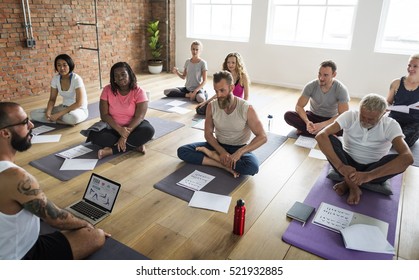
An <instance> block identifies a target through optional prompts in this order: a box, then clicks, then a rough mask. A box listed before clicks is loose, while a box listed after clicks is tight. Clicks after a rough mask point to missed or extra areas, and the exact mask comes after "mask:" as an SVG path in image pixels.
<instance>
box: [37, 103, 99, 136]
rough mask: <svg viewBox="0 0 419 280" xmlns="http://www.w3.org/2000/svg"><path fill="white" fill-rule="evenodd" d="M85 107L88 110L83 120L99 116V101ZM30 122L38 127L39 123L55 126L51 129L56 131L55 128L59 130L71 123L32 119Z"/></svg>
mask: <svg viewBox="0 0 419 280" xmlns="http://www.w3.org/2000/svg"><path fill="white" fill-rule="evenodd" d="M87 109H88V110H89V116H88V117H87V119H85V120H84V122H85V121H88V120H91V119H94V118H97V117H99V116H100V112H99V101H97V102H93V103H91V104H88V105H87ZM31 122H32V123H33V125H34V126H35V127H38V126H41V125H47V126H50V127H53V128H55V130H52V131H57V130H60V129H63V128H67V127H71V125H67V124H59V123H41V122H37V121H32V120H31Z"/></svg>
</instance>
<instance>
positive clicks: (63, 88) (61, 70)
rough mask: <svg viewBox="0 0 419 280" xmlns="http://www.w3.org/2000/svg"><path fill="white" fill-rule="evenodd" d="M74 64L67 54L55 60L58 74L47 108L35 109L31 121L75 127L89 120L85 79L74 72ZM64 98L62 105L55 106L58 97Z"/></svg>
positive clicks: (52, 84)
mask: <svg viewBox="0 0 419 280" xmlns="http://www.w3.org/2000/svg"><path fill="white" fill-rule="evenodd" d="M74 66H75V65H74V62H73V60H72V59H71V57H70V56H69V55H67V54H60V55H58V56H57V57H56V58H55V61H54V67H55V71H57V72H58V73H57V74H56V75H55V76H54V77H53V78H52V81H51V93H50V97H49V100H48V104H47V108H44V109H35V110H33V111H32V112H31V114H30V115H31V119H32V120H34V121H38V122H43V123H51V122H52V123H62V124H69V125H75V124H77V123H80V122H82V121H84V120H85V119H87V117H88V115H89V113H88V110H87V94H86V89H85V87H84V83H83V79H82V78H81V77H80V76H79V75H77V74H76V73H74V72H73V70H74ZM58 94H59V95H61V96H62V97H63V102H62V104H60V105H58V106H55V103H56V101H57V96H58Z"/></svg>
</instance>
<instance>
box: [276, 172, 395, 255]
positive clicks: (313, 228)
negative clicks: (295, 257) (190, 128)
mask: <svg viewBox="0 0 419 280" xmlns="http://www.w3.org/2000/svg"><path fill="white" fill-rule="evenodd" d="M329 169H330V165H329V164H326V165H325V167H324V169H323V171H322V173H321V174H320V176H319V178H318V179H317V181H316V183H315V184H314V186H313V187H312V189H311V190H310V192H309V194H308V195H307V198H306V199H305V200H304V203H306V204H308V205H311V206H313V207H315V208H316V209H317V208H318V207H319V206H320V203H321V202H326V203H329V204H332V205H335V206H337V207H341V208H344V209H348V210H351V211H353V212H358V213H361V214H364V215H368V216H371V217H374V218H377V219H380V220H382V221H385V222H387V223H388V224H389V228H388V234H387V240H388V242H389V243H390V244H391V245H392V246H394V241H395V234H396V222H397V212H398V207H399V198H400V190H401V185H402V176H403V175H402V174H399V175H397V176H395V177H393V178H391V179H390V180H391V187H392V190H393V195H390V196H386V195H383V194H380V193H376V192H372V191H368V190H364V189H363V190H362V196H361V201H360V203H359V204H358V205H356V206H351V205H349V204H347V203H346V198H347V196H346V195H344V196H338V195H337V194H336V193H335V191H334V190H333V188H332V187H333V185H334V184H335V182H333V181H332V180H330V179H327V178H326V175H327V172H328V170H329ZM313 217H314V214H313V215H312V216H311V217H310V219H309V220H308V221H307V223H306V224H305V226H304V227H302V226H301V225H302V224H301V223H300V222H297V221H291V223H290V225H289V226H288V228H287V230H286V231H285V233H284V234H283V235H282V240H284V241H285V242H287V243H288V244H291V245H293V246H295V247H298V248H301V249H303V250H305V251H307V252H310V253H312V254H315V255H318V256H320V257H322V258H325V259H329V260H391V259H393V255H391V254H382V253H368V252H362V251H356V250H350V249H346V248H345V246H344V243H343V239H342V236H341V235H340V234H339V233H336V232H333V231H330V230H328V229H325V228H322V227H320V226H317V225H314V224H313V223H312V220H313Z"/></svg>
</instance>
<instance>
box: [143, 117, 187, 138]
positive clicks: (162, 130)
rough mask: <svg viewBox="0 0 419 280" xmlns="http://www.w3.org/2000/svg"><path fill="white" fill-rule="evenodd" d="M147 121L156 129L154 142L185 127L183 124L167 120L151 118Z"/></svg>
mask: <svg viewBox="0 0 419 280" xmlns="http://www.w3.org/2000/svg"><path fill="white" fill-rule="evenodd" d="M146 119H147V120H148V121H149V122H150V124H151V125H152V126H153V127H154V130H155V132H154V136H153V140H155V139H158V138H160V137H162V136H164V135H166V134H169V133H170V132H173V131H175V130H177V129H179V128H181V127H183V126H185V125H184V124H183V123H179V122H175V121H170V120H165V119H162V118H156V117H150V118H146Z"/></svg>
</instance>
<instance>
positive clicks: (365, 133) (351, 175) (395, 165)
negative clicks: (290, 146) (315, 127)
mask: <svg viewBox="0 0 419 280" xmlns="http://www.w3.org/2000/svg"><path fill="white" fill-rule="evenodd" d="M386 109H387V102H386V100H385V98H384V97H382V96H380V95H378V94H374V93H371V94H368V95H366V96H365V97H364V98H363V99H362V100H361V102H360V106H359V111H358V110H352V111H347V112H345V113H343V114H342V115H341V116H339V117H338V118H337V119H336V120H335V121H334V122H333V123H332V124H330V125H329V126H327V127H326V128H324V129H323V130H322V131H320V132H319V133H318V134H317V136H316V140H317V142H318V145H319V148H320V150H322V152H323V153H324V154H325V155H326V157H327V159H328V160H329V162H330V164H331V165H332V166H333V168H334V169H335V171H336V172H338V173H339V174H340V175H341V176H342V177H344V181H342V182H339V183H337V184H336V185H335V186H334V187H333V188H334V189H335V191H336V192H337V193H338V194H339V195H343V194H345V193H346V192H347V191H348V190H349V196H348V199H347V203H348V204H358V203H359V201H360V199H361V194H362V191H361V189H360V186H361V185H362V184H365V183H383V182H385V181H386V180H387V179H389V178H391V177H393V176H395V175H397V174H399V173H402V172H404V171H405V170H406V168H407V167H408V166H409V165H411V164H412V163H413V156H412V153H411V151H410V149H409V147H408V146H407V144H406V142H405V141H404V139H403V138H404V135H403V133H402V130H401V128H400V125H399V124H398V123H397V122H396V121H395V120H393V119H392V118H389V117H387V116H384V114H385V112H386ZM340 130H343V143H342V142H341V141H340V140H339V139H338V138H337V137H336V136H335V134H336V133H338V132H339V131H340ZM392 146H393V147H394V149H395V150H396V151H397V154H390V155H389V154H388V152H389V151H390V148H391V147H392Z"/></svg>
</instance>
